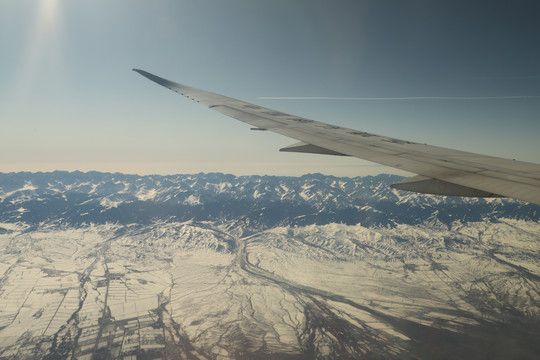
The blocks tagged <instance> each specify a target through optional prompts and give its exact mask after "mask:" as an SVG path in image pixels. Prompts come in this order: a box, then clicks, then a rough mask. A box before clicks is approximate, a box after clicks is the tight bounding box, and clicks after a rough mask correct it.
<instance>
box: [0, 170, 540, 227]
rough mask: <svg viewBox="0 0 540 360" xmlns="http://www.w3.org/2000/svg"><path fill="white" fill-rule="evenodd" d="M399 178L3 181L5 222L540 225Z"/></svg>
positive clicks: (502, 208) (539, 209)
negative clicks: (412, 187)
mask: <svg viewBox="0 0 540 360" xmlns="http://www.w3.org/2000/svg"><path fill="white" fill-rule="evenodd" d="M400 179H401V178H400V177H398V176H393V175H379V176H375V177H373V176H368V177H358V178H337V177H333V176H324V175H321V174H311V175H305V176H302V177H278V176H241V177H237V176H233V175H224V174H197V175H172V176H137V175H123V174H108V173H96V172H91V173H81V172H73V173H67V172H53V173H16V174H13V173H11V174H0V221H9V222H13V221H22V222H26V223H40V222H51V221H61V222H64V223H69V224H72V225H78V224H83V223H105V222H113V223H121V224H128V223H150V222H153V221H155V220H174V221H187V220H197V221H203V220H204V221H231V220H235V221H245V222H246V223H248V224H249V225H248V227H250V228H253V227H256V228H259V229H262V228H270V227H274V226H278V225H309V224H328V223H334V222H335V223H345V224H358V223H359V224H362V225H365V226H373V225H393V224H411V225H414V224H420V223H423V222H425V221H434V220H437V221H441V222H443V223H445V224H450V223H452V222H453V221H457V220H459V221H481V220H485V219H488V220H489V219H496V218H499V217H505V218H512V219H522V220H533V221H538V220H539V219H540V206H537V205H531V204H526V203H523V202H520V201H516V200H509V199H499V198H495V199H487V200H486V199H476V198H469V199H462V198H453V197H442V196H430V195H421V194H415V193H409V192H404V191H399V190H394V189H391V188H390V187H389V185H390V184H392V183H394V182H397V181H399V180H400Z"/></svg>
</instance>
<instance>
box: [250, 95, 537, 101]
mask: <svg viewBox="0 0 540 360" xmlns="http://www.w3.org/2000/svg"><path fill="white" fill-rule="evenodd" d="M257 99H259V100H360V101H389V100H503V99H540V95H514V96H406V97H331V96H259V97H257Z"/></svg>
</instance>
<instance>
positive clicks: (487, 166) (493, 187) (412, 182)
mask: <svg viewBox="0 0 540 360" xmlns="http://www.w3.org/2000/svg"><path fill="white" fill-rule="evenodd" d="M134 71H136V72H138V73H139V74H141V75H143V76H145V77H147V78H148V79H150V80H152V81H154V82H156V83H158V84H160V85H162V86H164V87H166V88H169V89H171V90H173V91H175V92H177V93H179V94H181V95H184V96H186V97H187V98H189V99H191V100H194V101H196V102H199V103H201V104H203V105H206V106H208V107H209V108H210V109H212V110H215V111H217V112H220V113H222V114H224V115H227V116H230V117H232V118H235V119H237V120H240V121H243V122H245V123H248V124H250V125H252V126H253V127H254V130H269V131H272V132H275V133H278V134H281V135H284V136H287V137H290V138H293V139H296V140H298V141H299V143H296V144H293V145H291V146H289V147H286V148H283V149H281V151H293V152H308V153H318V154H330V155H342V156H354V157H357V158H361V159H365V160H369V161H373V162H376V163H379V164H383V165H387V166H391V167H394V168H398V169H401V170H405V171H409V172H412V173H415V174H418V175H417V176H414V177H412V178H409V179H406V180H404V181H402V182H399V183H397V184H394V185H392V187H394V188H397V189H401V190H408V191H415V192H421V193H427V194H438V195H452V196H477V197H501V196H507V197H511V198H514V199H519V200H523V201H527V202H531V203H534V204H538V205H540V165H538V164H533V163H527V162H522V161H515V160H509V159H502V158H497V157H493V156H486V155H480V154H474V153H469V152H464V151H459V150H452V149H446V148H442V147H437V146H431V145H426V144H419V143H414V142H410V141H404V140H399V139H394V138H389V137H385V136H379V135H374V134H370V133H366V132H363V131H357V130H351V129H346V128H342V127H339V126H334V125H330V124H325V123H321V122H317V121H314V120H309V119H305V118H302V117H299V116H294V115H289V114H285V113H282V112H280V111H276V110H272V109H268V108H264V107H261V106H258V105H255V104H250V103H247V102H244V101H240V100H237V99H233V98H230V97H227V96H223V95H219V94H215V93H211V92H209V91H204V90H199V89H196V88H193V87H189V86H186V85H182V84H178V83H175V82H172V81H169V80H166V79H163V78H161V77H159V76H156V75H153V74H150V73H148V72H146V71H143V70H138V69H134Z"/></svg>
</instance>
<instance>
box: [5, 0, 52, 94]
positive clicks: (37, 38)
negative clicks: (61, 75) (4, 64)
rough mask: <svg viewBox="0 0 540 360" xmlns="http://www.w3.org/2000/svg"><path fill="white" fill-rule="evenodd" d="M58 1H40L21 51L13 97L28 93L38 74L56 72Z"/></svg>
mask: <svg viewBox="0 0 540 360" xmlns="http://www.w3.org/2000/svg"><path fill="white" fill-rule="evenodd" d="M59 8H60V0H40V1H39V7H38V8H37V11H36V17H35V21H34V24H33V26H32V30H31V33H30V34H29V38H28V41H27V46H26V50H25V52H24V60H23V62H22V67H21V70H20V76H19V81H18V84H17V90H16V92H15V93H16V97H17V98H18V99H24V98H25V97H26V96H27V95H28V93H29V92H31V90H32V88H33V87H34V85H35V83H36V81H37V80H38V76H39V74H40V73H42V74H43V73H51V72H54V73H56V72H58V71H60V69H61V64H60V62H61V56H60V19H59Z"/></svg>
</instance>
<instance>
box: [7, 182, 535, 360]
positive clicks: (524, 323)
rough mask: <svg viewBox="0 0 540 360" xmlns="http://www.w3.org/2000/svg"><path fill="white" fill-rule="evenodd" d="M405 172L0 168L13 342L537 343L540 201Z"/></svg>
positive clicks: (229, 345) (166, 350) (355, 347)
mask: <svg viewBox="0 0 540 360" xmlns="http://www.w3.org/2000/svg"><path fill="white" fill-rule="evenodd" d="M399 179H400V178H399V177H396V176H389V175H381V176H376V177H363V178H337V177H332V176H323V175H320V174H315V175H306V176H303V177H299V178H293V177H270V176H262V177H261V176H247V177H236V176H232V175H223V174H197V175H175V176H135V175H123V174H103V173H80V172H75V173H66V172H54V173H17V174H0V248H2V249H3V251H2V252H1V253H0V359H88V360H91V359H126V358H128V359H347V358H348V359H359V358H366V359H381V358H383V359H456V358H459V359H478V358H480V359H511V358H519V359H535V358H537V356H538V354H539V353H540V344H539V343H538V339H539V338H540V265H539V259H540V223H539V217H540V212H539V210H540V207H538V206H534V205H530V204H525V203H522V202H519V201H514V200H508V199H488V200H485V199H459V198H445V197H437V196H425V195H419V194H411V193H402V192H399V191H396V190H392V189H390V188H389V187H388V185H389V184H391V183H393V182H396V181H398V180H399Z"/></svg>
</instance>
